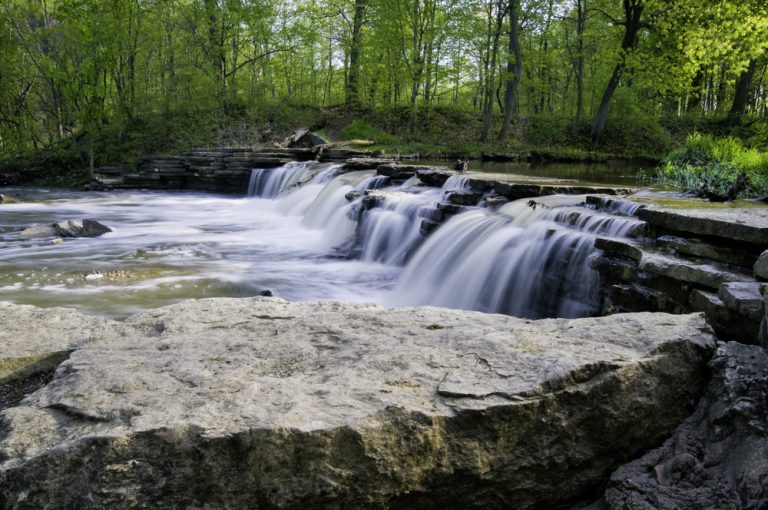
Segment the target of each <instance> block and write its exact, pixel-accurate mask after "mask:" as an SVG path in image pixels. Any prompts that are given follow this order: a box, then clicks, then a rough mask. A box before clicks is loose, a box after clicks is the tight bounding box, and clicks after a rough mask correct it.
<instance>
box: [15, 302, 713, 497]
mask: <svg viewBox="0 0 768 510" xmlns="http://www.w3.org/2000/svg"><path fill="white" fill-rule="evenodd" d="M18 314H22V317H23V318H24V320H25V324H26V325H27V326H29V327H31V328H33V332H34V331H41V332H44V331H46V329H53V330H55V331H58V332H60V333H61V334H60V337H58V338H60V341H58V342H57V343H56V345H57V346H59V347H60V346H69V345H72V344H70V343H69V342H70V341H74V342H76V350H75V351H74V352H72V354H71V355H70V356H69V359H68V360H67V361H64V362H63V363H62V364H61V365H60V366H59V368H58V369H57V370H56V372H55V376H54V377H53V380H52V381H51V382H50V383H48V384H47V385H45V386H44V387H43V388H41V389H39V390H38V391H36V392H35V393H33V394H30V395H27V396H26V398H25V399H24V400H23V401H21V402H20V403H19V404H18V405H16V406H15V407H9V408H7V409H6V410H5V411H4V412H3V415H2V420H3V421H2V423H3V427H2V437H1V438H0V459H2V464H0V501H2V502H3V504H4V506H5V507H8V508H14V507H18V508H27V507H45V506H59V507H81V506H95V507H107V506H112V507H116V508H123V507H137V506H139V507H141V506H149V507H197V508H202V507H206V506H208V507H212V506H217V507H229V508H247V507H252V506H253V505H254V504H255V502H256V503H258V505H259V507H262V506H263V507H265V508H268V507H280V508H307V507H312V508H339V507H350V508H351V507H354V508H381V507H386V506H389V507H393V508H445V507H453V508H456V507H461V508H509V507H512V506H514V507H515V508H533V507H547V506H552V505H554V504H557V503H561V502H564V501H569V500H573V499H575V498H577V497H579V496H580V495H582V494H583V493H584V491H587V490H589V489H590V488H591V487H592V485H593V484H594V483H595V481H596V480H600V479H601V478H604V477H605V476H607V474H608V473H609V472H610V471H611V470H612V469H613V468H615V467H616V466H617V465H619V464H620V462H621V461H622V460H623V459H624V458H625V456H627V455H638V454H641V453H642V452H643V451H644V450H645V449H647V448H649V447H650V446H652V445H653V444H658V443H657V442H658V441H660V440H661V439H662V438H663V437H665V436H666V435H667V434H669V433H670V432H671V431H672V430H673V429H674V427H675V426H677V424H678V423H680V421H682V419H683V418H684V417H685V416H687V414H688V412H689V411H690V407H689V405H692V403H693V402H694V401H695V400H696V398H697V397H698V395H699V394H700V392H701V391H702V389H703V387H704V384H705V377H706V373H705V370H703V369H704V366H705V363H706V360H707V359H708V358H709V356H710V354H711V349H712V348H713V345H714V339H713V337H712V335H711V333H710V330H709V329H708V328H707V327H706V326H705V324H704V322H703V319H702V318H701V317H700V316H698V315H687V316H670V315H663V314H627V315H617V316H613V317H605V318H596V319H580V320H559V319H558V320H545V321H525V320H520V319H514V318H511V317H506V316H501V315H488V314H480V313H475V312H461V311H455V310H445V309H435V308H418V309H395V310H385V309H382V308H379V307H376V306H370V305H349V304H339V303H292V304H291V303H286V302H284V301H282V300H276V299H264V298H252V299H211V300H201V301H190V302H186V303H182V304H179V305H174V306H171V307H167V308H163V309H158V310H154V311H151V312H145V313H142V314H139V315H135V316H133V317H131V318H129V319H128V320H127V321H125V322H124V323H116V322H113V321H108V320H104V319H97V318H86V317H85V316H81V315H80V314H77V313H75V312H64V311H61V310H38V309H34V308H32V307H18V306H16V305H10V304H3V305H2V306H0V319H1V320H2V323H3V324H6V323H8V321H9V318H10V317H19V315H18ZM14 320H16V319H14ZM15 328H16V329H12V330H10V331H7V332H6V333H5V339H6V340H8V339H12V338H15V339H16V340H14V342H13V345H16V346H17V347H15V348H14V351H13V352H14V353H16V355H22V354H25V353H28V352H32V353H34V352H38V351H39V350H40V348H42V349H43V350H46V349H48V350H50V349H51V346H48V345H45V342H44V340H43V339H44V338H45V334H38V335H33V336H36V337H38V338H39V340H38V342H42V343H43V345H41V346H38V347H34V348H33V349H31V350H24V347H22V346H23V345H24V344H25V342H24V340H23V339H24V338H27V337H28V336H29V335H28V334H27V333H25V332H23V331H22V328H21V325H19V326H15ZM34 328H37V329H34ZM83 328H84V329H83ZM78 332H80V333H78ZM91 337H94V341H91V342H85V343H83V344H77V342H79V341H80V340H81V339H83V338H91ZM57 348H58V347H57ZM639 417H641V418H642V419H639Z"/></svg>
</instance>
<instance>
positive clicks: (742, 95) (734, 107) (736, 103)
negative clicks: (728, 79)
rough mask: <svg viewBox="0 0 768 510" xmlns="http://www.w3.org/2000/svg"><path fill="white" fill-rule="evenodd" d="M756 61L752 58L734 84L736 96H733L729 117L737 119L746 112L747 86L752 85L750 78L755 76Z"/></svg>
mask: <svg viewBox="0 0 768 510" xmlns="http://www.w3.org/2000/svg"><path fill="white" fill-rule="evenodd" d="M756 67H757V60H755V59H754V58H753V59H752V60H750V61H749V66H747V68H746V69H745V70H744V71H743V72H742V73H741V75H740V76H739V81H738V82H736V95H735V96H733V103H732V104H731V111H730V116H731V117H733V118H734V119H738V118H739V117H741V116H742V115H744V113H746V111H747V101H748V99H749V86H750V85H751V84H752V77H753V76H754V75H755V68H756Z"/></svg>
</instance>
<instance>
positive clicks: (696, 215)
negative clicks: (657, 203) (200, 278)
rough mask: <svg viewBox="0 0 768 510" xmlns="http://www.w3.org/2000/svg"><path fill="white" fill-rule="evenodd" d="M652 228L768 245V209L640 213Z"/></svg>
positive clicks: (651, 211)
mask: <svg viewBox="0 0 768 510" xmlns="http://www.w3.org/2000/svg"><path fill="white" fill-rule="evenodd" d="M638 217H639V218H640V219H641V220H643V221H645V222H647V223H648V224H649V225H652V226H654V227H657V228H660V229H662V230H666V231H672V232H686V233H689V234H696V235H704V236H710V237H714V238H719V239H726V240H731V241H742V242H745V243H750V244H755V245H758V246H760V247H762V248H765V247H766V246H768V207H765V208H762V207H760V208H757V207H755V208H733V209H717V208H708V209H661V208H656V207H651V208H647V209H641V210H640V211H638Z"/></svg>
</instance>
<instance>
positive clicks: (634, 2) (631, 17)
mask: <svg viewBox="0 0 768 510" xmlns="http://www.w3.org/2000/svg"><path fill="white" fill-rule="evenodd" d="M643 1H644V0H624V23H623V25H624V38H623V39H622V41H621V60H620V61H619V63H618V64H616V67H615V68H614V69H613V74H611V79H610V80H609V81H608V85H607V86H606V87H605V92H603V97H602V99H601V100H600V107H599V108H598V110H597V115H595V120H594V123H593V124H592V140H593V141H597V140H599V139H600V136H601V135H602V134H603V128H605V121H606V119H607V118H608V110H609V109H610V106H611V99H612V98H613V93H614V92H616V89H617V88H618V86H619V83H620V82H621V75H622V74H623V72H624V67H625V66H626V58H627V53H628V52H630V51H632V50H634V49H635V46H636V45H637V34H638V33H639V32H640V29H641V28H642V26H643V24H642V15H643V8H644V7H645V5H644V4H643Z"/></svg>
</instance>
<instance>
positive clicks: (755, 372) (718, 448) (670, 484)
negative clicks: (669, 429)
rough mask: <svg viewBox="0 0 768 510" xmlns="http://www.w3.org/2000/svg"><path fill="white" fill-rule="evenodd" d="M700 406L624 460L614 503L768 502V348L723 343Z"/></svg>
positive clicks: (677, 508)
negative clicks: (666, 435) (656, 442)
mask: <svg viewBox="0 0 768 510" xmlns="http://www.w3.org/2000/svg"><path fill="white" fill-rule="evenodd" d="M710 366H711V368H712V372H713V374H712V381H711V382H710V383H709V387H708V390H707V393H706V395H705V396H704V397H703V398H702V399H701V402H700V403H699V405H698V407H697V408H696V411H695V412H694V414H693V415H692V416H691V417H690V418H688V419H687V420H686V421H685V423H684V424H683V425H682V426H681V427H680V428H679V429H677V430H676V431H675V433H674V435H673V436H672V438H670V439H669V440H667V441H666V442H665V443H664V445H663V446H662V447H661V448H658V449H656V450H653V451H652V452H650V453H648V454H646V455H644V456H643V457H642V458H640V459H638V460H636V461H634V462H631V463H630V464H627V465H626V466H623V467H622V468H621V469H619V470H618V471H616V473H614V474H613V476H612V477H611V481H610V483H609V486H608V489H607V491H606V494H605V498H606V502H607V504H608V507H609V508H611V509H617V510H618V509H633V510H641V509H648V510H651V509H654V510H672V509H674V510H684V509H691V510H694V509H696V510H698V509H700V508H718V509H734V510H736V509H740V508H765V506H766V504H767V503H768V455H766V452H767V451H768V437H767V436H766V433H767V432H768V353H766V351H765V350H764V349H761V348H760V347H757V346H748V345H743V344H739V343H735V342H730V343H724V344H720V345H719V347H718V349H717V353H716V354H715V357H714V358H713V359H712V362H711V363H710Z"/></svg>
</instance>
